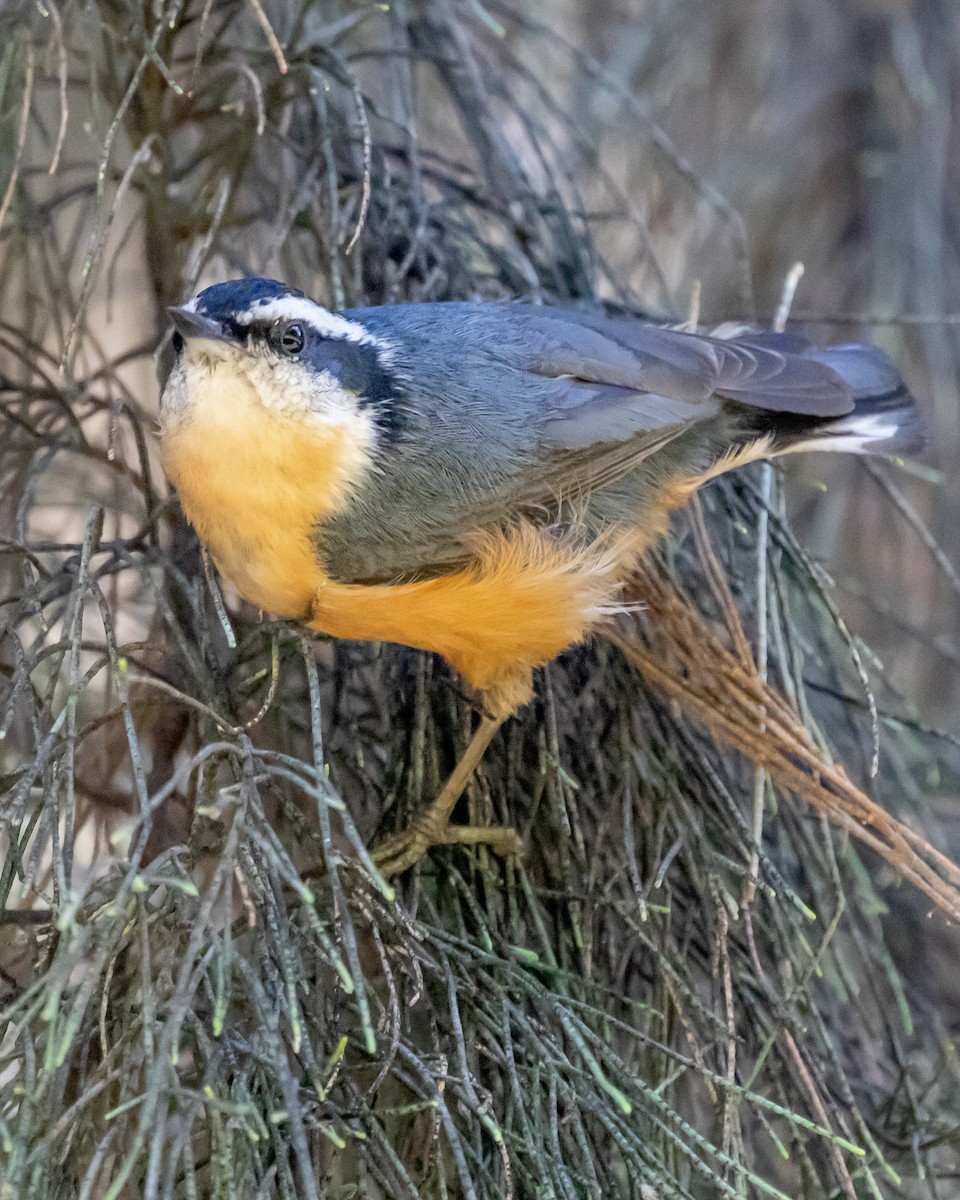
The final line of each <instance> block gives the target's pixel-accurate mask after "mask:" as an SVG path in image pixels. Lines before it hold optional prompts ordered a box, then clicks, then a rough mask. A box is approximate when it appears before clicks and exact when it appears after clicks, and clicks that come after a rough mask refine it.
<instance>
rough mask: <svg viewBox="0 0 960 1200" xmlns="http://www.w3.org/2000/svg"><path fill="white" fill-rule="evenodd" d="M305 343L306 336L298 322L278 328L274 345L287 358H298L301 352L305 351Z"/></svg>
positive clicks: (274, 336) (274, 337)
mask: <svg viewBox="0 0 960 1200" xmlns="http://www.w3.org/2000/svg"><path fill="white" fill-rule="evenodd" d="M305 341H306V336H305V334H304V332H303V326H302V325H300V324H298V323H297V322H296V321H291V322H290V323H289V324H287V325H280V326H278V328H277V329H276V331H275V332H274V335H273V343H274V345H275V346H276V348H277V349H278V350H279V351H280V353H281V354H285V355H286V356H287V358H296V357H297V355H298V354H299V353H300V352H301V350H303V346H304V342H305Z"/></svg>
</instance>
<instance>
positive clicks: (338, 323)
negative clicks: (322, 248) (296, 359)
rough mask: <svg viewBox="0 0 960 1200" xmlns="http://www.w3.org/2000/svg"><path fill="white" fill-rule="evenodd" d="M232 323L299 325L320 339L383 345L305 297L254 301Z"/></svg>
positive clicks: (359, 328)
mask: <svg viewBox="0 0 960 1200" xmlns="http://www.w3.org/2000/svg"><path fill="white" fill-rule="evenodd" d="M236 320H237V321H239V322H240V323H241V324H244V325H247V324H249V323H250V322H251V321H277V320H286V321H303V322H305V324H307V325H309V326H310V327H311V328H312V329H315V330H316V331H317V333H319V334H320V335H321V337H333V338H342V339H343V340H344V341H348V342H356V343H357V344H358V345H362V346H381V345H383V343H382V342H381V341H380V339H379V338H376V337H373V336H372V334H369V333H367V331H366V330H365V329H364V328H363V326H362V325H357V324H355V323H354V322H353V321H348V320H347V319H346V318H345V317H340V316H338V315H337V314H336V313H332V312H328V311H327V309H325V308H321V307H320V305H319V304H315V303H314V301H313V300H308V299H307V297H306V296H271V297H269V298H267V299H264V300H255V301H254V302H253V304H251V305H250V307H249V308H248V309H246V310H245V311H244V312H239V313H237V316H236Z"/></svg>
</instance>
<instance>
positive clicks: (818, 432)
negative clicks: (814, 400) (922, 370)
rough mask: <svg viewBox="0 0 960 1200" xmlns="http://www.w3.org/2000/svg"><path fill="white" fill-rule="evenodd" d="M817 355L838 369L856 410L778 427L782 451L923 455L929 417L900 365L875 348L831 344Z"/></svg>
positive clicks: (779, 448) (778, 442)
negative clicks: (925, 418) (798, 426)
mask: <svg viewBox="0 0 960 1200" xmlns="http://www.w3.org/2000/svg"><path fill="white" fill-rule="evenodd" d="M811 357H812V358H815V359H817V360H818V361H819V362H822V363H825V364H826V365H827V366H829V367H832V368H833V370H834V371H836V373H837V374H838V375H839V376H840V378H841V379H843V380H844V382H845V383H846V384H847V385H848V386H849V387H850V389H851V390H852V391H853V396H854V409H853V412H852V413H849V414H848V415H847V416H845V417H837V418H834V419H833V420H830V421H822V422H818V423H817V424H815V425H811V424H810V423H809V422H808V423H807V424H806V426H805V428H804V429H802V430H801V429H797V430H796V431H795V432H794V431H786V430H784V431H783V436H782V440H781V436H780V430H778V431H777V434H778V436H777V442H776V447H777V450H778V451H779V452H780V453H781V454H790V453H792V452H794V451H797V450H845V451H847V452H848V453H853V454H891V455H904V456H906V455H911V456H912V455H917V454H920V453H922V451H923V450H924V448H925V446H926V437H925V430H924V423H923V418H922V416H921V414H920V407H919V405H918V404H917V401H916V399H915V398H914V397H913V396H912V395H911V394H910V391H909V390H908V389H907V385H906V384H905V383H904V382H903V380H902V379H901V377H900V374H899V372H898V371H897V369H896V367H895V366H894V365H893V363H892V362H891V361H890V359H889V358H888V357H887V356H886V354H884V352H883V351H882V350H878V349H877V348H876V347H875V346H858V345H848V346H830V347H828V348H827V349H824V350H815V351H813V352H812V354H811Z"/></svg>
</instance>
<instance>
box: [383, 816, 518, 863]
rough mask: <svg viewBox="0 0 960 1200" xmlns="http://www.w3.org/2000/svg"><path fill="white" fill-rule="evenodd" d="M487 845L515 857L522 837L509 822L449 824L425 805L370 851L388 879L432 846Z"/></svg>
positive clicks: (417, 859) (505, 856)
mask: <svg viewBox="0 0 960 1200" xmlns="http://www.w3.org/2000/svg"><path fill="white" fill-rule="evenodd" d="M480 845H483V846H489V847H490V849H491V850H493V851H494V853H496V854H499V855H500V856H501V858H511V857H519V856H520V855H521V854H522V853H523V839H522V838H521V837H520V835H519V834H518V833H517V831H516V830H515V829H511V828H510V826H509V825H451V824H450V823H449V821H448V820H447V819H446V818H443V817H441V815H440V814H439V813H435V812H432V811H431V810H430V809H428V810H427V811H426V812H425V813H423V814H422V815H421V816H419V817H417V818H416V819H415V820H413V821H412V822H411V823H410V824H409V825H408V826H407V828H406V829H404V830H403V831H402V832H401V833H398V834H396V835H395V836H394V837H391V838H388V839H387V841H385V842H384V843H383V845H382V846H379V847H377V849H376V850H375V851H374V853H373V861H374V863H375V864H376V866H377V869H378V870H379V871H380V873H381V875H383V876H384V877H385V878H387V879H389V878H391V877H393V876H395V875H402V874H403V873H404V871H409V870H410V868H411V867H413V866H416V864H417V863H418V862H419V861H420V860H421V859H422V858H423V857H424V855H425V854H426V853H427V851H428V850H430V849H431V848H432V847H433V846H480Z"/></svg>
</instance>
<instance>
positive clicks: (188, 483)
mask: <svg viewBox="0 0 960 1200" xmlns="http://www.w3.org/2000/svg"><path fill="white" fill-rule="evenodd" d="M162 446H163V465H164V470H165V471H166V473H167V475H168V477H169V478H170V480H171V481H172V482H173V483H174V485H175V486H176V488H177V492H178V494H179V496H180V502H181V504H182V505H183V509H184V512H185V513H186V515H187V517H188V519H189V521H190V523H191V524H192V525H193V526H194V528H195V529H196V530H197V533H198V534H199V535H200V540H201V541H202V542H203V543H204V545H205V546H206V547H207V549H208V550H209V551H210V553H211V554H212V556H213V558H214V561H215V562H216V564H217V566H218V568H219V569H220V571H221V572H222V573H223V575H224V576H225V577H226V578H227V579H229V580H230V581H231V582H232V583H233V584H234V585H235V586H236V588H237V590H238V591H239V592H240V594H241V595H242V596H243V597H244V598H245V599H246V600H248V601H250V603H251V604H256V605H257V606H258V607H260V608H262V609H265V610H266V611H268V612H272V613H276V614H277V615H278V616H284V617H299V618H304V617H306V616H307V614H308V613H309V612H310V608H311V603H312V601H313V597H314V596H315V595H316V593H317V589H318V588H319V587H320V586H321V584H322V583H323V580H324V575H323V572H322V571H321V569H320V566H319V564H318V562H317V559H316V553H315V550H314V548H313V546H312V545H311V540H310V535H311V531H312V529H313V526H314V524H315V523H316V521H317V520H319V519H322V517H323V516H324V515H326V514H328V513H331V512H335V511H337V509H338V508H339V507H340V506H341V505H342V504H344V503H345V502H346V496H347V493H348V491H349V480H350V479H351V478H355V477H356V476H357V475H358V474H359V473H360V472H362V470H363V469H365V467H366V466H367V465H368V461H369V451H368V447H369V431H368V429H367V428H366V426H365V425H364V424H362V423H361V422H360V421H358V420H356V419H354V420H342V421H334V420H330V421H315V420H312V419H309V418H306V417H304V416H303V415H302V414H292V413H285V412H278V411H277V410H275V409H267V408H265V407H264V406H263V405H262V404H261V403H260V402H259V401H258V399H257V397H256V395H255V394H254V393H253V391H252V389H251V388H250V386H249V384H247V383H246V381H245V380H244V379H243V377H242V376H239V375H236V374H234V373H232V372H229V371H228V370H226V369H225V368H224V369H220V370H217V371H214V372H213V373H212V375H211V377H210V379H209V380H208V381H207V382H206V383H205V385H204V388H203V402H202V403H200V404H195V405H193V406H192V407H191V408H189V409H188V410H187V411H186V412H185V413H184V414H182V416H178V419H177V420H176V422H175V423H171V424H170V425H169V427H168V428H165V429H164V430H163V440H162Z"/></svg>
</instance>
